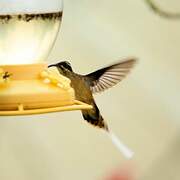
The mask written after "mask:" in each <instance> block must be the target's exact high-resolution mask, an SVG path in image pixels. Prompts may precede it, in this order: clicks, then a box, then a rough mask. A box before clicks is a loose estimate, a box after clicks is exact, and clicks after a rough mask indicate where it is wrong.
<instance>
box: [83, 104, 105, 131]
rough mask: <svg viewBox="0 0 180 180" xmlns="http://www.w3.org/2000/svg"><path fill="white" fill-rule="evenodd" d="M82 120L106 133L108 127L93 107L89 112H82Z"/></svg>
mask: <svg viewBox="0 0 180 180" xmlns="http://www.w3.org/2000/svg"><path fill="white" fill-rule="evenodd" d="M82 115H83V118H84V119H85V120H86V121H87V122H89V123H90V124H92V125H94V126H97V127H99V128H102V129H105V130H106V131H108V126H107V124H106V122H105V121H104V119H103V117H102V116H101V114H100V112H99V109H98V107H97V106H96V105H95V106H94V107H93V109H91V110H82Z"/></svg>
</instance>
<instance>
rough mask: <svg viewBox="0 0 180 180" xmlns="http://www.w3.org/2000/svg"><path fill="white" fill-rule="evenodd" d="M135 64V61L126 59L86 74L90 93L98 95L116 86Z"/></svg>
mask: <svg viewBox="0 0 180 180" xmlns="http://www.w3.org/2000/svg"><path fill="white" fill-rule="evenodd" d="M135 63H136V60H135V59H128V60H124V61H121V62H118V63H116V64H113V65H111V66H108V67H105V68H102V69H99V70H97V71H95V72H93V73H90V74H87V75H86V76H85V78H86V79H87V80H88V82H89V84H90V88H91V91H92V93H99V92H102V91H104V90H106V89H109V88H111V87H112V86H114V85H116V84H117V83H118V82H120V81H121V80H122V79H124V78H125V77H126V76H127V74H128V73H129V72H130V70H131V69H132V67H133V66H134V64H135Z"/></svg>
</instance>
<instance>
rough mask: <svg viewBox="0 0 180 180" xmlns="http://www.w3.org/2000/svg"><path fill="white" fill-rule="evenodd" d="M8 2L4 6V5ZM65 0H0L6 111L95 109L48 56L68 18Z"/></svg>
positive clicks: (0, 108) (0, 111)
mask: <svg viewBox="0 0 180 180" xmlns="http://www.w3.org/2000/svg"><path fill="white" fill-rule="evenodd" d="M1 7H3V8H1ZM62 7H63V6H62V0H51V1H46V3H43V0H38V1H35V0H33V1H26V2H25V3H22V1H21V2H20V0H16V1H14V2H11V1H10V0H2V1H1V2H0V115H1V116H6V115H27V114H40V113H50V112H58V111H70V110H81V109H90V108H91V106H90V105H88V104H85V103H83V102H80V101H78V100H76V99H75V95H74V90H73V88H72V87H71V86H70V80H69V79H67V78H66V77H63V76H61V75H60V74H59V73H58V72H57V70H56V69H52V68H51V70H49V69H48V68H47V65H46V63H44V62H43V61H44V60H46V58H47V56H48V54H49V52H50V50H51V48H52V47H53V44H54V42H55V39H56V37H57V33H58V31H59V28H60V25H61V21H62V14H63V13H62V12H63V8H62Z"/></svg>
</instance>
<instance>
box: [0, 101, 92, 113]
mask: <svg viewBox="0 0 180 180" xmlns="http://www.w3.org/2000/svg"><path fill="white" fill-rule="evenodd" d="M91 108H92V106H91V105H88V104H86V103H83V102H80V101H77V100H75V101H74V104H73V105H67V106H61V107H52V108H40V109H24V107H23V105H22V104H20V105H19V106H18V109H17V110H14V111H11V110H6V111H0V116H18V115H33V114H45V113H52V112H61V111H74V110H82V109H91Z"/></svg>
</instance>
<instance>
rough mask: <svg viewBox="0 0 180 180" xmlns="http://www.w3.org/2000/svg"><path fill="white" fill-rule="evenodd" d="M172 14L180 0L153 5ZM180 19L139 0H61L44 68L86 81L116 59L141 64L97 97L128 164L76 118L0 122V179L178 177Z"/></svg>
mask: <svg viewBox="0 0 180 180" xmlns="http://www.w3.org/2000/svg"><path fill="white" fill-rule="evenodd" d="M156 2H157V4H158V5H160V6H161V7H162V8H163V9H167V10H168V11H170V12H174V11H175V12H176V11H180V8H179V7H180V1H178V0H173V1H170V0H164V1H160V0H156ZM179 32H180V19H179V20H178V19H166V18H163V17H160V16H158V15H157V14H155V13H153V11H151V9H150V8H149V7H148V6H147V4H146V3H145V1H143V0H140V1H139V0H126V1H122V0H113V1H108V0H100V1H96V0H76V1H74V0H65V1H64V17H63V22H62V25H61V29H60V33H59V36H58V39H57V42H56V44H55V46H54V48H53V50H52V52H51V55H50V56H49V59H48V60H47V61H46V62H47V63H48V64H50V63H54V62H58V61H61V60H68V61H70V62H71V63H72V66H73V68H74V70H75V71H76V72H78V73H82V74H86V73H89V72H91V71H94V70H96V69H98V68H100V67H103V66H106V65H109V64H111V63H113V62H115V61H117V60H119V59H121V58H124V57H128V56H135V57H137V58H138V59H139V61H138V64H137V66H136V67H135V68H134V69H133V71H132V72H131V74H130V75H129V76H128V77H127V78H126V79H125V80H123V81H122V82H121V83H120V84H118V85H117V86H116V87H114V88H112V89H110V90H108V91H106V92H104V93H102V94H99V95H96V96H95V98H96V101H97V104H98V106H99V108H100V110H101V113H102V115H103V116H104V118H105V119H106V121H107V122H108V124H109V126H110V128H111V129H112V130H113V131H114V132H115V133H116V134H117V136H118V137H119V138H120V139H121V140H122V141H123V142H124V143H126V144H127V145H128V146H129V147H130V148H131V149H132V150H133V151H134V152H135V155H134V158H133V159H132V160H131V161H130V162H127V160H126V159H125V158H124V157H123V156H122V154H121V153H120V152H119V151H118V150H117V149H116V147H115V146H113V144H112V143H111V141H110V140H109V139H108V138H107V136H105V134H103V133H102V132H101V131H100V130H99V129H96V128H93V127H92V126H90V125H89V124H87V123H86V122H85V121H83V119H82V117H81V113H80V112H79V111H76V112H63V113H53V114H46V115H34V116H24V117H0V179H2V180H12V179H18V180H24V179H26V180H32V179H33V180H39V179H43V180H49V179H62V180H70V179H78V180H81V179H82V180H96V179H97V180H98V179H100V180H101V179H102V177H104V176H106V174H108V173H110V172H111V171H112V170H114V169H115V168H117V167H122V166H123V165H126V166H127V164H128V165H129V166H131V168H133V171H134V172H135V176H136V178H137V179H142V180H144V179H146V180H152V179H153V180H156V179H157V180H161V179H162V180H166V179H167V180H170V179H171V180H176V179H177V180H178V179H179V178H180V173H179V167H180V158H179V152H180V143H179V140H180V133H179V119H180V105H179V102H180V93H179V92H180V80H179V77H180V71H179V67H180V53H179V47H180V33H179Z"/></svg>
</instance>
